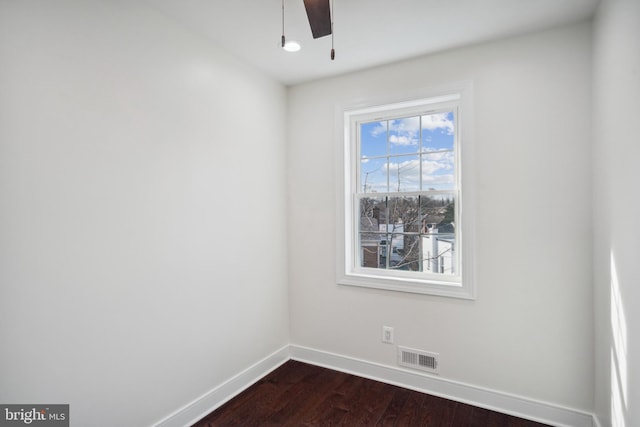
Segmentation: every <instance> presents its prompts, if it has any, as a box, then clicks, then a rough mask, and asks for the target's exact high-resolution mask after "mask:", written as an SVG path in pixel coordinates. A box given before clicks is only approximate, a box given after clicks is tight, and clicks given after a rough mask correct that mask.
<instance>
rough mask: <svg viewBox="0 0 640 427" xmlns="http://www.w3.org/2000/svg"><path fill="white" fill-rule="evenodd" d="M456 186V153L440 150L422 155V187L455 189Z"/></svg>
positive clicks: (427, 188)
mask: <svg viewBox="0 0 640 427" xmlns="http://www.w3.org/2000/svg"><path fill="white" fill-rule="evenodd" d="M454 186H455V155H454V153H453V151H440V152H436V153H428V154H426V153H425V154H423V155H422V189H423V190H453V189H454Z"/></svg>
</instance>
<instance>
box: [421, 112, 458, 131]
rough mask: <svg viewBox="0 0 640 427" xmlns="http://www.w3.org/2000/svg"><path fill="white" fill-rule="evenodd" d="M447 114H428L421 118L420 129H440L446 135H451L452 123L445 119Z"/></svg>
mask: <svg viewBox="0 0 640 427" xmlns="http://www.w3.org/2000/svg"><path fill="white" fill-rule="evenodd" d="M447 116H448V113H438V114H429V115H428V116H422V129H426V130H431V131H432V130H437V129H441V130H442V131H443V132H444V133H446V134H447V135H453V131H454V126H453V121H452V120H449V118H448V117H447Z"/></svg>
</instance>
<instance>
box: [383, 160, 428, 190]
mask: <svg viewBox="0 0 640 427" xmlns="http://www.w3.org/2000/svg"><path fill="white" fill-rule="evenodd" d="M387 167H388V169H389V191H390V192H399V191H418V190H420V158H419V156H400V157H393V158H391V159H390V160H389V164H388V166H387Z"/></svg>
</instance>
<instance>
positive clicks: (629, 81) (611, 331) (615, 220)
mask: <svg viewBox="0 0 640 427" xmlns="http://www.w3.org/2000/svg"><path fill="white" fill-rule="evenodd" d="M639 40H640V2H638V1H637V0H611V1H609V0H606V1H603V2H602V3H601V5H600V9H599V11H598V14H597V18H596V20H595V25H594V121H593V124H594V138H593V141H594V157H593V164H594V168H593V169H594V176H593V184H594V189H595V192H594V199H593V208H594V212H595V221H594V224H595V226H596V227H597V230H598V233H597V234H596V240H595V245H594V262H593V264H594V280H595V331H596V347H595V348H596V370H595V371H596V383H595V390H596V393H595V409H596V413H597V415H598V417H599V419H600V423H601V424H602V426H603V427H608V426H615V427H632V426H637V425H640V368H638V365H637V363H636V362H637V361H638V360H640V329H639V328H640V289H639V288H638V283H639V282H640V280H639V279H638V276H639V274H640V268H639V264H638V254H640V225H639V224H640V223H639V218H640V200H639V199H638V183H640V168H639V167H638V159H640V145H639V144H638V142H639V141H640V138H639V137H638V134H639V127H638V117H639V116H640V49H639V48H638V41H639Z"/></svg>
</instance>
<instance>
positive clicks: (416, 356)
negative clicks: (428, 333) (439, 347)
mask: <svg viewBox="0 0 640 427" xmlns="http://www.w3.org/2000/svg"><path fill="white" fill-rule="evenodd" d="M398 365H400V366H406V367H407V368H413V369H420V370H422V371H427V372H431V373H432V374H437V373H438V354H437V353H429V352H427V351H421V350H414V349H411V348H406V347H398Z"/></svg>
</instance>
